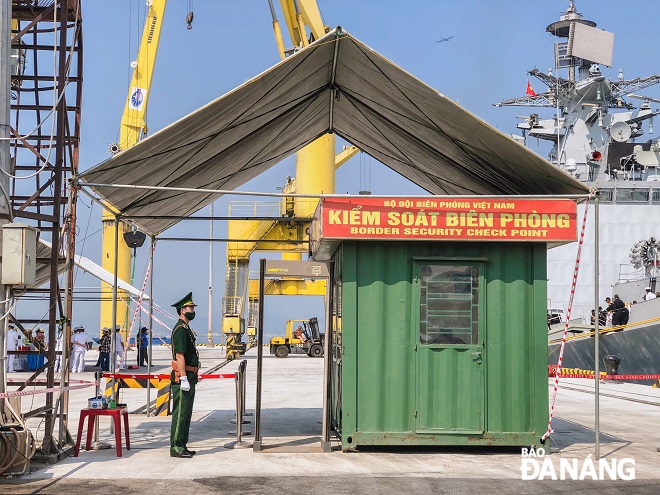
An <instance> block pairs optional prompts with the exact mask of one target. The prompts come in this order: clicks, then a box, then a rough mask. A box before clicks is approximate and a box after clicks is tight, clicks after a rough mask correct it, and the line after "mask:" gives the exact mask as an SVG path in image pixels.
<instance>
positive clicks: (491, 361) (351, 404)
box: [333, 242, 548, 448]
mask: <svg viewBox="0 0 660 495" xmlns="http://www.w3.org/2000/svg"><path fill="white" fill-rule="evenodd" d="M427 257H428V258H429V259H432V258H433V257H441V258H443V259H446V258H451V257H455V258H456V259H458V260H460V259H465V258H471V259H477V258H479V259H482V260H484V259H485V261H482V262H481V263H483V264H484V266H485V284H486V287H485V290H483V288H482V292H481V294H482V295H481V296H480V297H484V298H485V301H484V303H485V314H486V317H485V322H483V324H482V328H481V332H482V338H483V339H484V345H485V347H484V353H483V366H484V367H485V368H484V387H485V396H484V399H485V409H484V411H485V421H484V426H485V431H486V432H485V433H484V434H477V435H466V434H448V433H447V432H445V433H442V434H431V435H429V434H421V433H416V424H417V423H416V417H415V408H416V366H417V363H416V351H415V346H416V344H417V342H418V339H419V329H418V328H413V326H415V325H414V323H413V322H414V321H415V315H414V314H413V312H417V311H418V308H417V307H413V306H414V304H413V299H414V298H413V282H412V281H413V260H414V259H415V258H427ZM335 258H336V259H340V260H341V263H340V265H341V271H339V270H338V273H341V277H342V280H341V287H342V303H343V304H342V321H341V327H342V335H341V338H342V342H341V346H340V349H341V353H342V356H341V365H342V369H341V374H340V375H339V374H337V375H334V374H333V375H334V376H335V377H336V376H341V382H342V383H341V397H337V395H335V398H334V399H335V402H338V401H339V404H337V405H338V406H339V407H336V408H333V409H334V410H335V411H336V413H335V414H336V415H341V421H338V420H339V418H338V417H337V418H335V422H336V423H341V424H340V425H339V426H340V428H341V433H342V446H343V448H351V447H354V446H356V445H360V444H363V445H364V444H381V445H382V444H406V443H410V444H448V445H449V444H479V443H482V444H499V445H525V444H532V443H536V442H538V437H539V436H540V434H542V433H543V432H544V431H545V427H546V426H547V415H548V394H547V365H546V362H547V322H546V301H545V299H546V248H545V245H543V244H539V243H536V244H533V243H445V242H442V243H440V242H436V243H421V242H414V243H413V242H409V243H408V242H344V243H343V244H342V246H340V248H339V250H338V251H337V253H336V255H335ZM420 371H421V372H424V371H425V370H420ZM429 371H430V372H432V370H429ZM453 378H454V379H455V378H456V377H453ZM334 379H335V380H336V378H334ZM438 386H441V384H440V383H439V384H438ZM333 388H334V389H335V390H337V389H338V387H337V384H334V387H333ZM469 396H470V394H466V393H465V391H464V390H462V389H461V388H460V387H457V388H456V390H455V396H454V397H453V400H452V403H453V404H454V405H455V411H454V413H455V414H460V411H461V409H462V408H464V407H466V406H467V404H464V401H465V400H468V398H469ZM339 411H341V412H339Z"/></svg>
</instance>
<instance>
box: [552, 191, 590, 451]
mask: <svg viewBox="0 0 660 495" xmlns="http://www.w3.org/2000/svg"><path fill="white" fill-rule="evenodd" d="M588 212H589V200H588V199H587V201H586V203H585V208H584V218H583V219H582V229H581V230H580V239H579V242H578V250H577V256H576V258H575V269H574V270H573V282H572V283H571V297H570V299H569V300H568V308H566V323H565V324H564V335H563V337H562V339H561V349H560V350H559V361H558V363H557V376H556V377H555V386H554V389H553V391H552V405H551V407H550V418H549V419H548V431H546V432H545V433H544V434H543V436H542V437H541V443H544V442H545V440H546V439H547V438H548V437H549V436H550V434H552V432H553V430H552V416H553V414H554V412H555V404H556V403H557V387H558V385H559V375H560V374H561V362H562V361H563V359H564V347H565V346H566V336H567V335H568V323H569V321H570V319H571V310H572V309H573V297H574V296H575V286H576V285H577V279H578V274H579V273H580V257H581V255H582V245H583V244H584V232H585V230H586V229H587V213H588Z"/></svg>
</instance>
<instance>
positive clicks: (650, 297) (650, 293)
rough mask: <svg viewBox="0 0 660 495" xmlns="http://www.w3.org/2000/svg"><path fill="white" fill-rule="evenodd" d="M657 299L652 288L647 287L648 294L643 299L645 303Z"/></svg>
mask: <svg viewBox="0 0 660 495" xmlns="http://www.w3.org/2000/svg"><path fill="white" fill-rule="evenodd" d="M655 297H656V296H655V294H654V293H653V292H651V288H650V287H647V288H646V294H644V298H643V299H644V300H645V301H650V300H651V299H655Z"/></svg>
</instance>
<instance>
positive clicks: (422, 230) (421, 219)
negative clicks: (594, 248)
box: [317, 197, 577, 242]
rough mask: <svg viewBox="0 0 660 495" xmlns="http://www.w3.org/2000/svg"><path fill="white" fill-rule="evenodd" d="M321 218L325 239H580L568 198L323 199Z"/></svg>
mask: <svg viewBox="0 0 660 495" xmlns="http://www.w3.org/2000/svg"><path fill="white" fill-rule="evenodd" d="M319 214H320V220H321V237H322V238H323V239H369V240H378V239H397V240H436V241H447V240H465V241H535V242H557V241H560V242H570V241H575V240H576V239H577V224H576V215H577V206H576V204H575V202H574V201H572V200H568V199H502V198H479V199H453V198H451V197H429V198H428V199H427V198H419V197H418V198H364V197H360V198H324V199H323V200H322V201H321V206H320V210H319V211H317V215H319ZM317 220H318V218H317Z"/></svg>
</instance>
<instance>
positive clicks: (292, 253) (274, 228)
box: [222, 0, 359, 359]
mask: <svg viewBox="0 0 660 495" xmlns="http://www.w3.org/2000/svg"><path fill="white" fill-rule="evenodd" d="M268 3H269V6H270V11H271V16H272V20H273V31H274V33H275V41H276V43H277V49H278V52H279V55H280V58H281V59H284V58H285V57H286V56H288V55H291V54H293V53H295V51H297V50H299V49H303V48H304V47H306V46H307V45H309V43H310V42H312V41H314V40H316V39H319V38H321V37H322V36H323V35H324V34H326V33H327V32H328V31H329V27H328V26H326V25H325V24H323V21H322V19H321V13H320V11H319V8H318V5H317V3H316V1H315V0H280V6H281V8H282V12H283V14H284V20H285V22H286V25H287V28H288V31H289V36H290V38H291V41H292V43H293V47H292V48H290V49H286V48H285V46H284V40H283V37H282V32H281V29H280V25H279V21H278V20H277V16H276V13H275V7H274V5H273V1H272V0H269V2H268ZM358 151H359V149H358V148H357V147H355V146H349V147H347V148H346V149H344V150H343V151H342V152H341V153H339V154H338V155H337V156H335V135H334V134H326V135H324V136H321V137H320V138H318V139H317V140H316V141H314V142H312V143H310V144H309V145H307V146H306V147H305V148H303V149H301V150H300V151H298V152H297V153H296V176H295V178H290V177H287V181H286V183H285V185H284V187H283V192H284V193H292V194H293V193H298V194H322V193H325V194H332V193H334V192H335V171H336V169H337V168H338V167H340V166H341V165H342V164H343V163H345V162H346V161H347V160H348V159H349V158H350V157H352V156H353V155H355V154H356V153H357V152H358ZM317 204H318V200H310V199H305V200H301V199H295V198H292V197H291V198H285V199H284V200H282V202H281V204H280V205H279V208H278V211H277V212H276V214H277V215H279V216H281V217H287V216H288V217H296V218H309V219H311V217H312V215H313V214H314V211H315V210H316V206H317ZM229 214H230V216H231V205H230V213H229ZM307 226H309V224H304V225H303V224H300V223H297V224H294V223H287V222H282V221H260V220H252V221H238V220H230V221H229V224H228V232H229V238H231V239H245V240H246V242H230V243H227V272H226V273H227V274H226V277H225V297H224V298H223V301H222V313H223V314H222V332H223V334H224V335H225V337H226V338H227V357H228V358H230V359H232V358H235V357H237V356H239V355H240V354H242V353H243V352H244V350H245V347H246V346H245V344H244V343H242V342H241V336H242V335H243V334H245V333H246V330H247V335H248V337H249V338H250V341H253V340H254V338H253V337H254V335H255V333H256V328H255V322H256V311H257V308H258V289H257V288H258V285H257V283H256V281H254V280H249V262H250V255H251V254H252V253H253V252H254V251H279V252H282V253H283V254H282V257H283V258H284V259H288V260H300V259H302V253H304V252H306V251H307V247H306V245H305V244H302V243H300V241H304V240H306V239H307V238H308V236H307V234H306V233H305V228H306V227H307ZM291 241H295V243H292V242H291ZM266 294H280V295H325V281H309V280H300V279H291V278H289V279H286V278H285V279H281V280H271V281H269V282H268V287H267V288H266ZM246 302H247V305H246V304H245V303H246ZM246 311H247V329H246V321H245V312H246Z"/></svg>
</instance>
